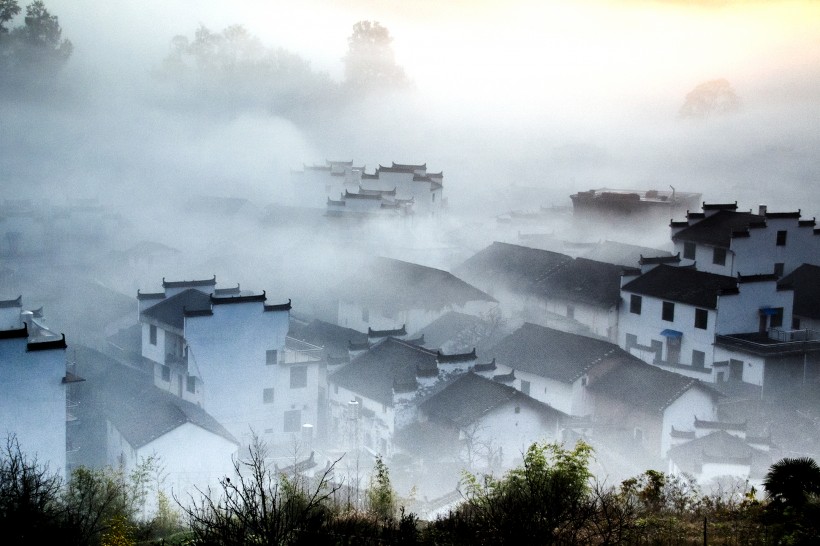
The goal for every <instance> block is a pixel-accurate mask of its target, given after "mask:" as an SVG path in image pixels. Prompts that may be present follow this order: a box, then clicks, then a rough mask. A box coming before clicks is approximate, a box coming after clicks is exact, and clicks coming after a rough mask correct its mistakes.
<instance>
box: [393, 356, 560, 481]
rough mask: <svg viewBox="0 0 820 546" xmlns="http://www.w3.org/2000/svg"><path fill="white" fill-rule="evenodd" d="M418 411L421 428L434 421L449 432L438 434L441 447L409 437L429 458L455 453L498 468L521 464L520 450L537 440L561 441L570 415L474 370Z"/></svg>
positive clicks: (476, 464) (478, 465)
mask: <svg viewBox="0 0 820 546" xmlns="http://www.w3.org/2000/svg"><path fill="white" fill-rule="evenodd" d="M418 412H419V426H418V427H416V430H418V431H419V432H422V431H423V430H424V429H425V428H429V427H430V426H432V425H435V426H436V427H437V428H438V429H439V430H440V431H442V432H446V434H443V435H442V434H439V435H438V438H437V439H436V440H437V442H439V443H438V444H437V445H424V443H425V442H423V440H420V439H415V438H414V437H413V436H412V435H406V436H405V437H404V443H405V444H407V445H415V447H416V448H417V449H418V450H419V451H420V452H421V453H422V454H424V453H425V452H426V455H427V456H428V457H431V456H432V457H435V455H431V453H432V454H439V455H445V454H447V453H449V452H453V451H455V452H457V453H459V455H460V458H461V460H463V461H465V462H466V463H467V464H468V465H470V467H471V468H486V469H488V470H491V471H493V472H498V471H499V470H502V469H507V468H511V467H513V466H515V465H516V464H519V463H520V460H521V454H522V453H525V452H526V450H527V448H528V447H529V446H530V445H531V444H533V443H535V442H545V441H546V442H556V441H560V440H561V438H560V428H561V425H562V424H563V422H564V421H565V420H566V418H567V417H568V416H567V415H566V414H565V413H563V412H560V411H558V410H556V409H554V408H551V407H550V406H549V405H547V404H544V403H543V402H539V401H537V400H535V399H533V398H531V397H529V396H527V395H525V394H523V393H522V392H521V391H519V390H517V389H515V388H513V387H509V386H507V385H503V384H501V383H499V382H497V381H493V380H492V379H488V378H485V377H482V376H480V375H478V374H476V373H473V372H472V371H469V372H467V373H465V374H462V375H460V376H459V377H458V378H456V379H455V380H453V381H452V382H450V383H448V384H447V386H445V387H444V388H443V389H441V390H440V391H438V392H436V393H435V394H433V395H432V396H430V397H429V398H427V399H426V400H424V402H422V403H421V404H420V405H419V408H418ZM421 436H423V434H421ZM445 443H446V444H447V445H444V444H445ZM448 447H449V448H450V449H448Z"/></svg>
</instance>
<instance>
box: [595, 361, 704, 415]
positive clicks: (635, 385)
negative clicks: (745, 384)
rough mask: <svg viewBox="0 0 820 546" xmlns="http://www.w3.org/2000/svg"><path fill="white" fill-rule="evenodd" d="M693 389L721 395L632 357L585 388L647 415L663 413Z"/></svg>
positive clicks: (694, 380) (695, 381)
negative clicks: (619, 401) (638, 409)
mask: <svg viewBox="0 0 820 546" xmlns="http://www.w3.org/2000/svg"><path fill="white" fill-rule="evenodd" d="M630 356H631V355H630ZM693 387H698V388H702V389H705V390H706V391H707V392H709V394H710V395H712V396H713V397H718V396H720V393H718V392H717V391H716V390H714V389H712V388H711V387H709V386H707V385H706V384H704V383H702V382H701V381H699V380H697V379H693V378H691V377H685V376H683V375H680V374H677V373H674V372H670V371H666V370H662V369H660V368H658V367H657V366H652V365H651V364H646V363H645V362H642V361H640V360H638V359H637V358H634V357H633V358H629V359H623V360H622V361H621V362H619V363H618V365H617V366H615V367H613V368H611V369H610V370H608V371H607V372H605V373H604V374H603V375H601V376H600V377H598V378H596V379H595V380H593V381H590V383H589V385H588V388H589V389H590V391H592V392H594V393H599V394H603V395H606V396H607V397H609V398H613V399H615V400H621V401H623V402H625V403H627V404H629V405H631V406H633V407H636V408H640V409H641V410H643V411H646V412H648V413H660V412H663V411H664V410H665V409H666V408H667V407H669V406H670V405H671V404H672V403H673V402H674V401H675V400H677V399H678V398H680V397H681V396H682V395H683V393H685V392H686V391H687V390H689V389H690V388H693Z"/></svg>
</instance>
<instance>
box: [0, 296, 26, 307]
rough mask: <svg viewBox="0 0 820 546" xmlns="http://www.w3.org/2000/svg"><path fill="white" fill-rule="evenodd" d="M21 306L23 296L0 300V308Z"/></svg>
mask: <svg viewBox="0 0 820 546" xmlns="http://www.w3.org/2000/svg"><path fill="white" fill-rule="evenodd" d="M22 306H23V296H22V295H21V296H17V298H15V299H13V300H0V309H2V308H6V307H22Z"/></svg>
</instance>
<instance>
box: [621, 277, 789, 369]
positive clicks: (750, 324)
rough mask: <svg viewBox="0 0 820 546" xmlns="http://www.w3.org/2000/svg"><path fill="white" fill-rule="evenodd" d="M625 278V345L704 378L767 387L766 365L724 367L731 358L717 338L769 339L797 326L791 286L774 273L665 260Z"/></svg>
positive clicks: (647, 358) (641, 355) (652, 361)
mask: <svg viewBox="0 0 820 546" xmlns="http://www.w3.org/2000/svg"><path fill="white" fill-rule="evenodd" d="M623 283H624V284H623V286H622V288H621V291H622V294H623V299H624V304H623V306H622V307H621V310H620V318H619V329H620V337H619V345H620V346H621V347H623V348H624V349H625V350H627V351H629V352H630V353H632V354H634V355H636V356H638V357H639V358H641V359H642V360H644V361H646V362H648V363H650V364H655V365H657V366H661V367H664V368H666V369H668V370H671V371H675V372H678V373H681V374H684V375H687V376H690V377H696V378H699V379H703V380H705V381H710V382H720V381H724V380H729V379H732V380H742V381H745V382H747V383H752V384H756V385H762V384H763V367H762V365H760V363H759V362H756V363H751V362H749V363H748V364H749V365H748V366H737V365H731V366H725V365H724V364H723V363H724V362H726V361H727V360H730V359H731V355H729V354H728V353H729V351H726V350H723V351H722V350H719V349H718V340H720V339H721V336H732V337H736V336H738V335H740V336H741V337H743V336H744V335H747V334H749V333H753V334H754V336H763V337H767V336H768V333H767V332H771V331H772V329H774V330H777V329H779V328H782V327H783V325H784V323H786V324H790V323H791V316H792V291H791V290H789V289H787V288H786V287H783V286H779V285H778V283H777V276H775V275H774V274H768V275H737V276H726V275H718V274H716V273H709V272H705V271H698V270H696V269H694V268H693V267H673V266H669V265H666V264H659V265H657V266H655V267H653V268H652V269H651V270H649V271H646V272H645V273H643V274H641V275H638V276H627V275H625V276H624V279H623ZM735 367H737V369H735ZM726 368H728V369H726Z"/></svg>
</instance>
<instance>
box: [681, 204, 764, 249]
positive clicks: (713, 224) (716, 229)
mask: <svg viewBox="0 0 820 546" xmlns="http://www.w3.org/2000/svg"><path fill="white" fill-rule="evenodd" d="M707 206H708V205H707ZM762 220H763V217H762V216H758V215H756V214H752V213H750V212H735V211H732V210H719V211H718V212H716V213H714V214H713V215H711V216H709V217H708V218H704V219H703V220H700V221H698V222H697V223H695V224H692V225H691V226H689V227H687V228H684V229H682V230H681V231H679V232H677V233H676V234H674V235H673V236H672V240H674V241H691V242H694V243H700V244H705V245H710V246H717V247H723V248H729V244H730V242H731V238H732V233H733V232H735V231H741V230H744V229H746V228H747V227H748V226H749V225H750V224H753V223H757V222H760V221H762Z"/></svg>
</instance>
